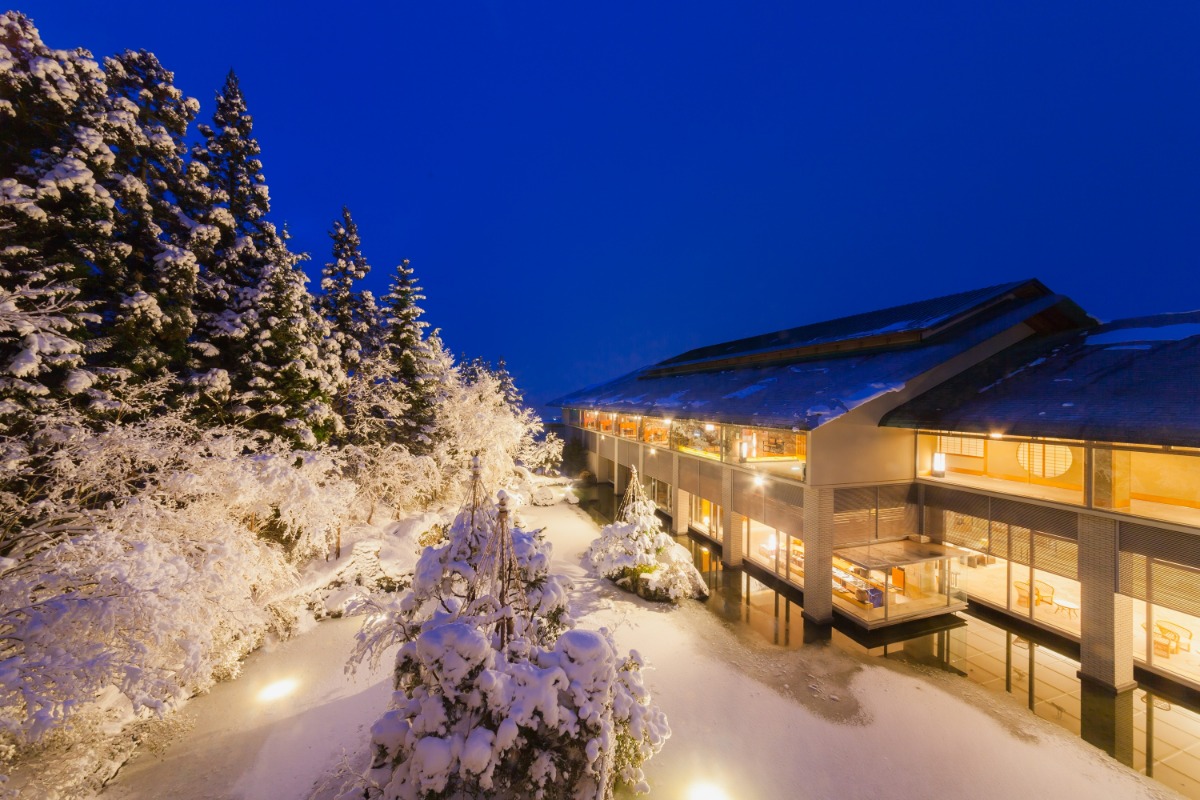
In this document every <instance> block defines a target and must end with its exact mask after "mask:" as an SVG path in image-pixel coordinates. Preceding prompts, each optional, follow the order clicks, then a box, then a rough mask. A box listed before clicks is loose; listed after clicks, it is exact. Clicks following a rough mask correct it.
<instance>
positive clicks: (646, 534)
mask: <svg viewBox="0 0 1200 800" xmlns="http://www.w3.org/2000/svg"><path fill="white" fill-rule="evenodd" d="M631 473H632V474H631V475H630V478H629V488H628V489H626V490H625V496H624V498H622V500H621V505H620V507H619V508H618V510H617V519H616V521H615V522H613V523H612V524H611V525H606V526H604V528H603V529H602V530H601V531H600V538H598V539H596V540H595V541H594V542H592V544H591V545H590V546H589V547H588V549H587V552H586V553H584V555H583V560H584V563H585V564H587V565H588V566H589V567H591V569H592V570H593V571H594V572H596V573H597V574H599V575H603V576H604V577H606V578H608V579H610V580H612V581H613V582H614V583H616V584H617V585H618V586H620V587H621V588H622V589H625V590H627V591H630V592H634V593H635V594H637V595H638V596H640V597H644V598H646V599H647V600H655V601H658V602H679V601H680V600H682V599H684V598H688V597H694V598H698V599H702V598H705V597H708V586H707V585H706V584H705V583H704V578H703V577H702V576H701V575H700V572H699V570H697V569H696V567H695V566H694V565H693V564H692V555H691V553H689V552H688V551H687V548H685V547H683V546H682V545H680V544H679V543H678V542H676V541H675V540H674V539H673V538H671V534H669V533H667V531H665V530H664V529H663V526H662V521H661V520H660V519H659V518H658V515H657V514H656V513H655V511H656V506H655V505H654V501H653V500H651V499H649V498H648V497H646V493H645V491H644V490H643V489H642V482H641V481H640V480H639V479H638V473H637V469H636V468H634V469H633V470H631Z"/></svg>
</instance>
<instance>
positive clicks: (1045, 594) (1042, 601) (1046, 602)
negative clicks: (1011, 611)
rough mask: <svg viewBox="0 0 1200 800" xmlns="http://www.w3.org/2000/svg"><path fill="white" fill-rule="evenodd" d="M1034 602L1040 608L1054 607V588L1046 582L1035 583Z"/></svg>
mask: <svg viewBox="0 0 1200 800" xmlns="http://www.w3.org/2000/svg"><path fill="white" fill-rule="evenodd" d="M1033 597H1034V602H1035V603H1037V604H1038V605H1039V606H1052V605H1054V587H1053V586H1051V585H1050V584H1048V583H1046V582H1045V581H1034V582H1033Z"/></svg>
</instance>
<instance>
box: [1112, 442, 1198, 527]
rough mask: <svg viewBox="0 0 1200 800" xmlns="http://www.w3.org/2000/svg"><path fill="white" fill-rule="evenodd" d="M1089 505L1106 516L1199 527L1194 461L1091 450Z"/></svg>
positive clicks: (1170, 455)
mask: <svg viewBox="0 0 1200 800" xmlns="http://www.w3.org/2000/svg"><path fill="white" fill-rule="evenodd" d="M1092 504H1093V505H1094V506H1095V507H1096V508H1102V509H1105V510H1107V511H1116V512H1120V513H1124V514H1132V515H1135V516H1139V517H1147V518H1150V519H1160V520H1165V521H1167V522H1178V523H1181V524H1183V525H1200V457H1197V456H1196V455H1194V454H1193V453H1175V452H1166V451H1153V452H1152V451H1147V450H1133V449H1122V448H1117V447H1096V448H1094V449H1093V451H1092Z"/></svg>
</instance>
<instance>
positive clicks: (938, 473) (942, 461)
mask: <svg viewBox="0 0 1200 800" xmlns="http://www.w3.org/2000/svg"><path fill="white" fill-rule="evenodd" d="M933 477H935V478H944V477H946V454H945V453H934V454H933Z"/></svg>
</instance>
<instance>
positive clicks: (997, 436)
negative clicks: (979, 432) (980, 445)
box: [988, 431, 1004, 439]
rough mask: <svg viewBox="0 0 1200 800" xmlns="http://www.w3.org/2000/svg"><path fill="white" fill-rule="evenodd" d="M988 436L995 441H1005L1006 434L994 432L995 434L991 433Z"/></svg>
mask: <svg viewBox="0 0 1200 800" xmlns="http://www.w3.org/2000/svg"><path fill="white" fill-rule="evenodd" d="M988 436H990V437H992V438H993V439H1003V438H1004V434H1003V433H1000V432H999V431H993V432H991V433H989V434H988Z"/></svg>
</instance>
